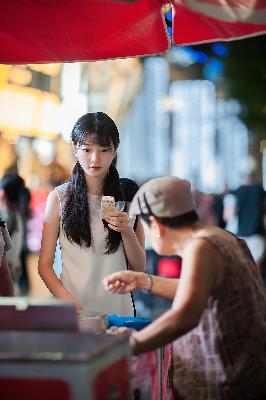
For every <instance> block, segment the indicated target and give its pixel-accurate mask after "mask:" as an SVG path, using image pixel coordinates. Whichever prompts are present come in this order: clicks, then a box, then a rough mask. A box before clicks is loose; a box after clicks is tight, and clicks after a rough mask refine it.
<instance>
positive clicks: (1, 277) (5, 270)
mask: <svg viewBox="0 0 266 400" xmlns="http://www.w3.org/2000/svg"><path fill="white" fill-rule="evenodd" d="M0 295H1V296H8V297H11V296H14V287H13V281H12V277H11V273H10V270H9V266H8V264H7V261H6V256H5V254H4V255H3V258H2V262H1V266H0Z"/></svg>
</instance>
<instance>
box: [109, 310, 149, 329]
mask: <svg viewBox="0 0 266 400" xmlns="http://www.w3.org/2000/svg"><path fill="white" fill-rule="evenodd" d="M151 322H152V319H151V318H145V317H124V316H122V315H118V314H111V315H108V316H107V317H106V325H107V328H111V326H118V327H120V326H125V327H127V328H133V329H136V330H137V331H139V330H141V329H143V328H145V326H147V325H149V324H150V323H151Z"/></svg>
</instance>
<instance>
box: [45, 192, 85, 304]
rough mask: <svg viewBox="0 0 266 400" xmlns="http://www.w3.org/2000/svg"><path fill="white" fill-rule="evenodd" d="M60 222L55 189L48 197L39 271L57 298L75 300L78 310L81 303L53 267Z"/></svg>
mask: <svg viewBox="0 0 266 400" xmlns="http://www.w3.org/2000/svg"><path fill="white" fill-rule="evenodd" d="M59 224H60V204H59V199H58V195H57V193H56V191H55V190H53V191H52V192H51V193H50V194H49V195H48V198H47V201H46V207H45V216H44V222H43V230H42V243H41V250H40V257H39V263H38V272H39V275H40V277H41V278H42V280H43V282H44V283H45V285H46V286H47V288H48V289H49V290H50V292H51V293H52V294H53V295H54V296H55V297H57V298H60V299H65V300H69V301H72V302H74V304H75V306H76V308H77V310H78V311H79V309H80V304H79V302H78V301H77V299H76V298H75V296H74V295H73V294H72V293H70V292H69V291H68V290H67V289H66V288H65V287H64V286H63V284H62V283H61V281H60V280H59V279H58V278H57V276H56V273H55V272H54V269H53V263H54V255H55V249H56V243H57V238H58V233H59Z"/></svg>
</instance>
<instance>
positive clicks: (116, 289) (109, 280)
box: [103, 271, 144, 294]
mask: <svg viewBox="0 0 266 400" xmlns="http://www.w3.org/2000/svg"><path fill="white" fill-rule="evenodd" d="M141 275H144V274H143V273H141V272H135V271H120V272H115V273H113V274H111V275H108V276H106V277H105V278H104V279H103V285H104V287H105V290H106V291H107V292H109V293H117V294H126V293H129V292H132V291H133V290H135V289H140V287H139V284H140V277H141Z"/></svg>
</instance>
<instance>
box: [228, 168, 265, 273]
mask: <svg viewBox="0 0 266 400" xmlns="http://www.w3.org/2000/svg"><path fill="white" fill-rule="evenodd" d="M233 195H234V196H235V198H236V215H237V219H238V227H237V236H239V237H241V238H243V239H244V240H245V241H246V243H247V245H248V247H249V249H250V251H251V254H252V256H253V258H254V260H255V261H256V262H257V263H258V264H259V265H260V262H261V261H262V257H263V255H264V252H265V228H264V213H265V211H264V210H265V199H266V193H265V191H264V190H263V187H262V185H261V184H260V183H258V182H256V179H255V176H254V174H253V173H250V174H248V175H246V176H245V177H244V179H243V183H242V184H241V185H240V186H239V187H238V188H237V189H236V190H235V191H233Z"/></svg>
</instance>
